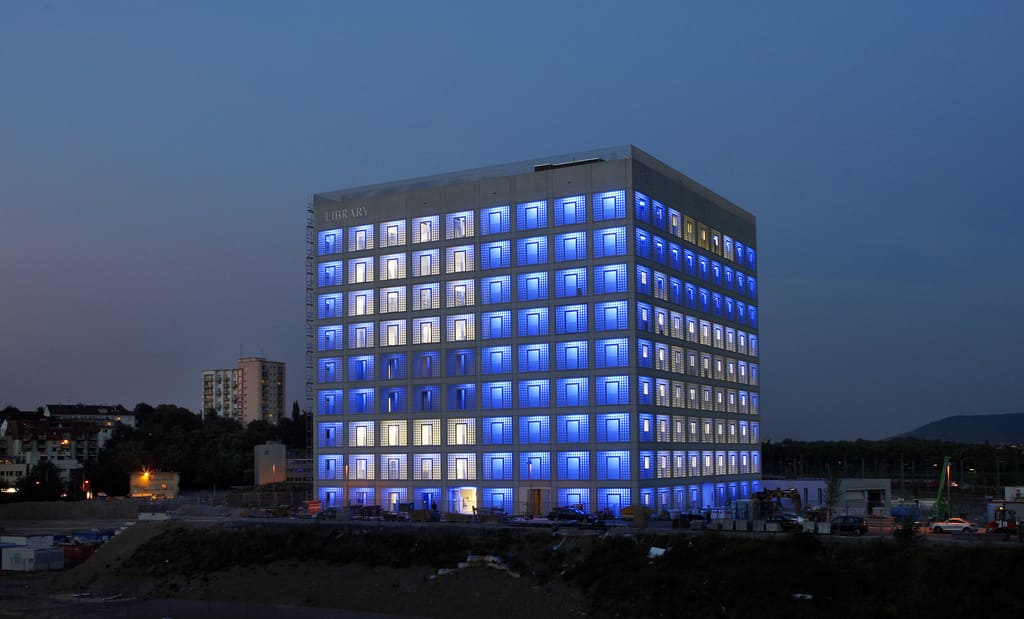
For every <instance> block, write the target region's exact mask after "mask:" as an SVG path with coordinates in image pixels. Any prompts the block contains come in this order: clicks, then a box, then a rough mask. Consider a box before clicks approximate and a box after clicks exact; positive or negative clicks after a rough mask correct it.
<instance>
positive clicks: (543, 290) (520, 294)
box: [516, 271, 548, 301]
mask: <svg viewBox="0 0 1024 619" xmlns="http://www.w3.org/2000/svg"><path fill="white" fill-rule="evenodd" d="M516 298H517V299H518V300H519V301H540V300H543V299H547V298H548V274H547V272H544V271H541V272H537V273H520V274H519V275H518V276H517V281H516Z"/></svg>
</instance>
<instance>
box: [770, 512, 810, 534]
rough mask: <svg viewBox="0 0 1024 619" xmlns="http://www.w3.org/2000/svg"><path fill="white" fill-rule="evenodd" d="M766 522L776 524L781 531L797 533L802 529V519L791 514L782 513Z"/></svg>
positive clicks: (797, 515) (798, 515)
mask: <svg viewBox="0 0 1024 619" xmlns="http://www.w3.org/2000/svg"><path fill="white" fill-rule="evenodd" d="M768 522H776V523H778V524H779V526H780V527H781V528H782V530H783V531H799V530H801V529H803V527H804V517H803V516H801V515H800V514H794V513H793V512H782V513H781V514H776V515H775V516H773V517H771V518H769V519H768Z"/></svg>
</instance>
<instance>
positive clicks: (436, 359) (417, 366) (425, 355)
mask: <svg viewBox="0 0 1024 619" xmlns="http://www.w3.org/2000/svg"><path fill="white" fill-rule="evenodd" d="M412 375H413V376H414V377H416V378H432V377H435V376H440V375H441V355H440V353H436V352H419V353H415V354H414V355H413V362H412Z"/></svg>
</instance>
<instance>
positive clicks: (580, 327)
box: [555, 303, 589, 334]
mask: <svg viewBox="0 0 1024 619" xmlns="http://www.w3.org/2000/svg"><path fill="white" fill-rule="evenodd" d="M587 309H588V306H587V305H586V304H582V303H581V304H577V305H562V306H559V307H556V308H555V333H557V334H563V333H586V332H587V331H588V330H589V328H588V323H587Z"/></svg>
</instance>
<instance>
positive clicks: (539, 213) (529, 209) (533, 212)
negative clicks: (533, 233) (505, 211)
mask: <svg viewBox="0 0 1024 619" xmlns="http://www.w3.org/2000/svg"><path fill="white" fill-rule="evenodd" d="M547 227H548V203H547V201H545V200H539V201H537V202H524V203H522V204H517V205H516V230H537V229H540V228H547Z"/></svg>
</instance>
